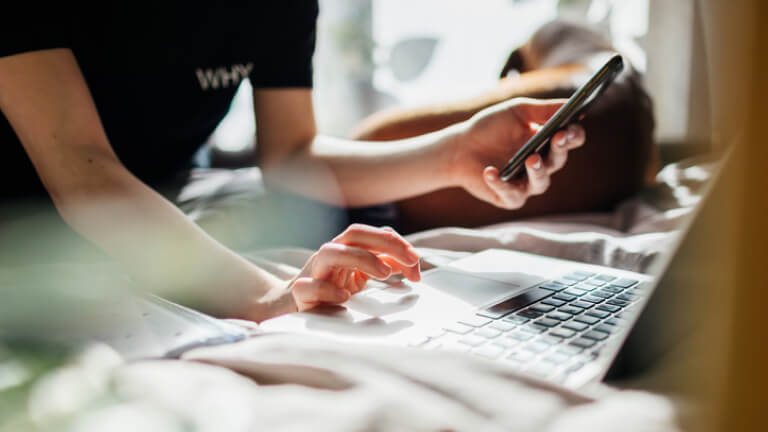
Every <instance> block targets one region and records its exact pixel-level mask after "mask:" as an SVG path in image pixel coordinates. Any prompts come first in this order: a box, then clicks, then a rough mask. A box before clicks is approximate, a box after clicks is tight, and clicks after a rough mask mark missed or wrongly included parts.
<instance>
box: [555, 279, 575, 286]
mask: <svg viewBox="0 0 768 432" xmlns="http://www.w3.org/2000/svg"><path fill="white" fill-rule="evenodd" d="M555 283H559V284H562V285H566V286H571V285H575V284H577V283H578V282H577V281H575V280H573V279H558V280H556V281H555Z"/></svg>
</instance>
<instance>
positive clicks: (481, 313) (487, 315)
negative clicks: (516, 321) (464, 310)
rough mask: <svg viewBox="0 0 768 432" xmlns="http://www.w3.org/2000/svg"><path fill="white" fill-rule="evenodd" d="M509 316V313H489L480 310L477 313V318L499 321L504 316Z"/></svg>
mask: <svg viewBox="0 0 768 432" xmlns="http://www.w3.org/2000/svg"><path fill="white" fill-rule="evenodd" d="M507 314H509V312H491V311H487V310H482V311H479V312H477V314H476V315H477V316H480V317H483V318H490V319H499V318H501V317H503V316H504V315H507Z"/></svg>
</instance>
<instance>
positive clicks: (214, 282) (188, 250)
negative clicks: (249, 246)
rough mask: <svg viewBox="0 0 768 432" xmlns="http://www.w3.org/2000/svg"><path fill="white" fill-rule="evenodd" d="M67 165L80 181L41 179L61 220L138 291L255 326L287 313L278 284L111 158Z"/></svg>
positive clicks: (73, 178)
mask: <svg viewBox="0 0 768 432" xmlns="http://www.w3.org/2000/svg"><path fill="white" fill-rule="evenodd" d="M75 159H77V160H75ZM78 160H81V161H82V162H78ZM67 166H68V169H71V170H73V171H77V172H78V173H79V174H80V175H78V176H60V177H58V179H53V178H50V177H49V178H45V177H44V178H43V179H44V182H45V183H46V186H47V187H48V189H49V191H50V192H51V196H52V198H53V200H54V203H55V205H56V207H57V209H58V210H59V212H60V214H61V215H62V217H63V218H64V219H65V221H66V222H67V223H68V224H69V225H70V226H72V227H73V228H74V229H75V230H76V231H77V232H79V233H80V234H81V235H83V236H84V237H86V238H87V239H89V240H90V241H91V242H93V243H94V244H96V245H97V246H99V247H100V248H102V249H103V250H104V251H105V252H107V253H108V254H109V255H111V256H112V257H113V258H115V259H116V260H117V261H118V262H119V263H120V264H122V266H123V267H124V268H125V270H127V272H128V273H129V274H131V275H132V276H134V278H135V279H137V281H139V282H140V283H141V284H142V285H143V286H147V287H148V288H149V289H151V290H153V291H155V292H158V291H159V292H160V293H161V294H164V295H169V296H173V297H178V298H182V299H185V300H187V301H189V302H191V303H193V304H195V305H196V306H197V305H200V306H201V307H205V308H206V309H207V310H209V311H211V312H213V313H217V314H221V315H227V316H238V317H243V318H251V319H254V320H262V319H265V318H267V317H268V316H269V315H271V314H278V313H285V312H288V311H290V310H288V309H289V303H288V302H285V301H284V300H285V294H287V293H282V292H280V290H281V289H282V288H283V286H284V285H285V284H284V283H282V282H281V281H279V280H277V279H276V278H274V277H273V276H271V275H270V274H268V273H267V272H265V271H263V270H261V269H259V268H258V267H256V266H254V265H253V264H251V263H250V262H248V261H246V260H245V259H243V258H242V257H240V256H238V255H237V254H235V253H233V252H232V251H230V250H228V249H227V248H225V247H224V246H222V245H221V244H219V243H218V242H216V241H215V240H214V239H213V238H211V237H210V236H208V235H207V234H206V233H205V232H203V231H202V230H201V229H200V228H199V227H198V226H197V225H195V224H194V223H193V222H192V221H190V220H189V219H188V218H187V217H186V216H185V215H184V214H183V213H181V212H180V211H179V210H178V209H177V208H176V207H175V206H173V205H172V204H171V203H170V202H168V201H166V200H165V199H164V198H163V197H161V196H160V195H159V194H157V193H156V192H154V191H153V190H151V189H150V188H149V187H147V186H146V185H144V184H143V183H141V182H140V181H139V180H137V179H136V178H135V177H133V176H132V175H131V174H130V173H129V172H128V171H127V170H125V169H124V168H123V167H122V165H120V163H119V162H118V161H117V160H116V159H114V158H110V157H101V156H98V155H87V157H82V158H72V160H68V161H67ZM61 179H67V180H61ZM243 292H250V293H252V297H251V301H250V302H243V301H242V294H243ZM233 305H242V306H243V308H242V309H236V308H233V307H232V306H233ZM280 308H282V309H286V310H280ZM276 309H277V310H276Z"/></svg>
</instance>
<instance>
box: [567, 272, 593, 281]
mask: <svg viewBox="0 0 768 432" xmlns="http://www.w3.org/2000/svg"><path fill="white" fill-rule="evenodd" d="M563 279H570V280H574V281H577V282H581V281H583V280H586V279H587V278H586V277H585V276H579V275H577V274H573V273H571V274H568V275H565V276H563Z"/></svg>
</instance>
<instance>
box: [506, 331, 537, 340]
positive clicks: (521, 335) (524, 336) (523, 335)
mask: <svg viewBox="0 0 768 432" xmlns="http://www.w3.org/2000/svg"><path fill="white" fill-rule="evenodd" d="M534 336H535V335H534V334H533V333H529V332H525V331H516V332H514V333H511V334H509V335H507V337H506V338H507V339H514V340H516V341H519V342H525V341H529V340H531V339H533V337H534Z"/></svg>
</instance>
